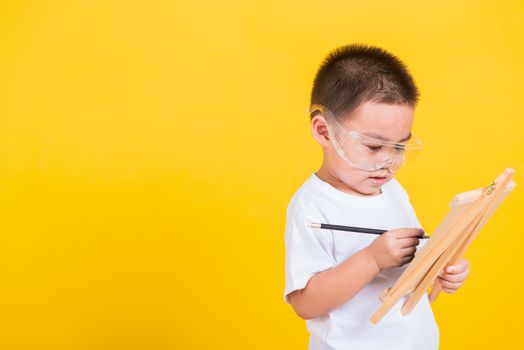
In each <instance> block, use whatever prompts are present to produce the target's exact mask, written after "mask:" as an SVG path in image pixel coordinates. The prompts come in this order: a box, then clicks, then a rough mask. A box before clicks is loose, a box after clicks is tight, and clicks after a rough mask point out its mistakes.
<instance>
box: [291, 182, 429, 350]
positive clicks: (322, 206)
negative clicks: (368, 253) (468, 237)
mask: <svg viewBox="0 0 524 350" xmlns="http://www.w3.org/2000/svg"><path fill="white" fill-rule="evenodd" d="M381 189H382V193H381V194H379V195H376V196H369V197H365V196H357V195H352V194H349V193H346V192H343V191H340V190H337V189H336V188H334V187H333V186H331V185H330V184H329V183H327V182H325V181H323V180H321V179H320V178H319V177H318V176H317V175H316V174H315V173H313V174H312V175H311V176H310V177H309V179H307V180H306V181H305V182H304V183H303V184H302V186H301V187H300V188H299V189H298V190H297V192H296V193H295V194H294V195H293V197H292V198H291V201H290V202H289V205H288V207H287V213H286V214H287V215H286V231H285V246H286V285H285V291H284V300H285V301H286V302H287V303H289V300H288V298H287V296H288V294H289V293H291V292H292V291H294V290H297V289H302V288H304V287H305V286H306V284H307V282H308V280H309V279H310V278H311V277H312V276H313V275H314V274H315V273H317V272H320V271H323V270H327V269H330V268H332V267H334V266H336V265H338V264H340V263H342V262H343V261H344V260H346V259H347V258H349V257H350V256H351V255H353V254H354V253H356V252H357V251H359V250H361V249H362V248H364V247H366V246H368V245H369V244H370V243H371V242H372V241H373V240H374V239H376V238H377V237H378V236H377V235H375V234H365V233H356V232H347V231H335V230H326V229H318V228H311V227H309V224H310V223H311V222H318V223H329V224H338V225H347V226H360V227H369V228H376V229H384V230H392V229H396V228H404V227H418V228H422V226H421V225H420V222H419V221H418V219H417V216H416V214H415V211H414V209H413V207H412V205H411V202H410V200H409V197H408V194H407V193H406V191H405V189H404V188H403V187H402V186H401V185H400V183H399V182H398V181H397V180H396V179H395V178H392V179H391V180H389V182H387V183H385V184H384V185H383V186H382V188H381ZM426 242H427V240H426V239H421V240H420V243H419V245H418V247H417V250H418V249H420V248H421V247H422V246H423V245H424V244H425V243H426ZM407 266H408V265H407V264H405V265H404V266H401V267H394V268H389V269H385V270H383V271H381V272H380V273H379V274H378V275H377V276H376V277H375V278H374V279H373V280H372V281H371V282H370V283H369V284H368V285H367V286H365V287H364V288H363V289H362V290H360V292H359V293H357V294H356V295H355V296H354V297H353V298H351V299H350V300H348V301H347V302H346V303H345V304H343V305H341V306H340V307H338V308H337V309H335V310H332V311H331V312H330V313H329V314H328V315H326V316H324V317H321V318H315V319H311V320H306V326H307V329H308V331H309V333H310V338H309V350H321V349H322V350H324V349H330V350H331V349H333V350H350V349H351V350H359V349H362V350H374V349H380V350H383V349H388V350H394V349H399V350H400V349H402V350H408V349H417V350H418V349H424V350H432V349H438V344H439V329H438V326H437V323H436V322H435V319H434V316H433V310H432V309H431V306H430V304H429V299H428V295H427V293H424V296H423V298H422V299H421V300H420V301H419V302H418V304H417V305H416V307H415V308H414V309H413V310H412V311H411V312H410V313H409V314H408V315H406V316H403V315H402V314H401V313H400V309H401V308H402V306H403V305H404V303H405V301H406V300H407V298H408V296H404V297H402V298H401V299H400V300H399V301H398V302H397V303H396V304H395V305H394V306H393V308H391V309H390V311H389V312H388V313H387V314H386V315H385V316H384V318H382V320H381V321H380V322H379V323H378V324H373V323H371V321H370V320H369V319H370V318H371V316H372V315H373V314H374V313H375V312H376V311H377V310H378V308H379V307H380V306H381V305H382V302H381V301H380V299H379V297H380V295H381V294H382V292H383V291H384V289H386V288H389V287H392V286H393V285H394V283H395V281H396V280H397V279H398V278H399V277H400V275H401V274H402V272H403V271H404V270H405V269H406V267H407ZM348 283H351V281H348Z"/></svg>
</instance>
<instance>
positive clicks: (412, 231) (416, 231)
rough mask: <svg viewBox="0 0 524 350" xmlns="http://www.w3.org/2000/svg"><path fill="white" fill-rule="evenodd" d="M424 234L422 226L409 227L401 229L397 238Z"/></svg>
mask: <svg viewBox="0 0 524 350" xmlns="http://www.w3.org/2000/svg"><path fill="white" fill-rule="evenodd" d="M423 235H424V230H423V229H421V228H409V229H404V230H399V231H398V232H397V234H396V235H395V237H396V238H407V237H422V236H423Z"/></svg>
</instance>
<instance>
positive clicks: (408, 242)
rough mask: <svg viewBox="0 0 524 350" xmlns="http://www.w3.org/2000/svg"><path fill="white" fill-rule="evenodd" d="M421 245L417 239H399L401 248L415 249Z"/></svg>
mask: <svg viewBox="0 0 524 350" xmlns="http://www.w3.org/2000/svg"><path fill="white" fill-rule="evenodd" d="M419 243H420V240H419V239H418V238H416V237H407V238H400V239H398V247H399V248H406V247H414V246H417V245H418V244H419Z"/></svg>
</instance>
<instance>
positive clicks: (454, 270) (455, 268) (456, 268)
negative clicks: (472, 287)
mask: <svg viewBox="0 0 524 350" xmlns="http://www.w3.org/2000/svg"><path fill="white" fill-rule="evenodd" d="M468 268H469V264H467V263H463V262H459V263H457V264H455V265H449V266H446V268H445V269H444V271H445V272H446V273H449V274H459V273H462V272H464V271H466V270H467V269H468Z"/></svg>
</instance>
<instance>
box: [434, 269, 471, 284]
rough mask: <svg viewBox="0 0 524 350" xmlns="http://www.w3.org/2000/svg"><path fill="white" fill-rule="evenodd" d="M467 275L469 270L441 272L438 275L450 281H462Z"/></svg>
mask: <svg viewBox="0 0 524 350" xmlns="http://www.w3.org/2000/svg"><path fill="white" fill-rule="evenodd" d="M468 275H469V270H466V271H464V272H462V273H458V274H449V273H442V274H440V275H439V277H441V278H442V279H445V280H446V281H450V282H462V281H464V280H465V279H466V278H467V277H468Z"/></svg>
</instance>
